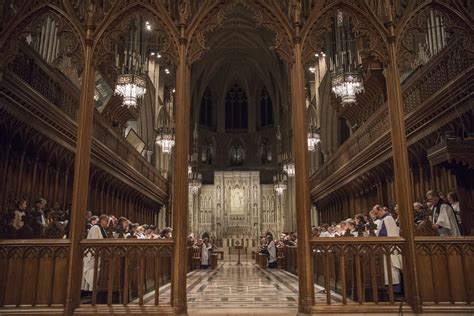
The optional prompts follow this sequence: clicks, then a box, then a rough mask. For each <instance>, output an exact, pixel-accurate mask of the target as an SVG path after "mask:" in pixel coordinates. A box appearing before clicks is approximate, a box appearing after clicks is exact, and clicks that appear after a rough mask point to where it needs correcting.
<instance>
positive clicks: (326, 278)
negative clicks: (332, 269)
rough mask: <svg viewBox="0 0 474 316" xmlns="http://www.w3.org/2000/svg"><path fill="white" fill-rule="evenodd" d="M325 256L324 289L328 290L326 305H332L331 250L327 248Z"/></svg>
mask: <svg viewBox="0 0 474 316" xmlns="http://www.w3.org/2000/svg"><path fill="white" fill-rule="evenodd" d="M324 254H325V256H324V287H325V288H326V303H327V304H331V278H330V275H329V255H330V252H329V249H328V248H326V251H325V253H324Z"/></svg>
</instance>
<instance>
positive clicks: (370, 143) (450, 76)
mask: <svg viewBox="0 0 474 316" xmlns="http://www.w3.org/2000/svg"><path fill="white" fill-rule="evenodd" d="M471 61H472V60H471V59H470V58H469V57H468V55H467V52H466V51H465V50H463V49H461V48H460V44H459V43H456V44H453V45H452V46H450V47H448V48H446V49H445V50H444V51H442V52H441V53H440V54H438V55H437V56H436V57H435V58H433V59H432V60H431V61H430V62H429V63H428V64H426V65H424V66H423V67H422V68H421V69H420V70H418V71H416V72H415V73H414V74H413V75H412V77H411V78H409V79H408V80H406V81H405V82H404V83H403V85H402V94H403V105H404V111H405V120H406V131H407V137H408V143H409V144H411V143H412V141H411V138H412V137H413V135H414V134H415V132H416V131H417V130H419V129H420V128H426V126H425V125H424V124H426V123H427V122H428V121H430V120H433V118H434V117H437V116H438V115H440V114H442V113H444V112H446V111H447V108H448V107H450V106H452V104H451V103H450V102H449V101H452V99H454V98H456V97H458V96H460V95H462V94H466V93H467V92H466V91H469V89H470V87H473V83H472V76H473V69H474V65H473V64H472V62H471ZM447 90H451V91H450V92H449V93H447V92H446V91H447ZM471 90H472V88H471ZM446 98H448V99H447V100H443V99H446ZM466 109H467V108H466ZM458 111H461V109H459V108H458ZM463 111H464V110H463ZM448 114H449V115H451V114H453V115H456V113H454V112H453V111H450V113H448ZM448 114H446V115H442V117H443V120H446V119H448V118H449V115H448ZM457 115H459V114H457ZM388 117H389V116H388V104H387V103H385V104H384V105H383V106H381V107H380V108H379V109H378V110H376V111H375V113H374V114H372V116H371V117H370V118H369V119H368V120H367V121H366V122H365V123H364V124H363V125H362V126H361V127H360V128H359V129H357V130H356V131H355V132H354V133H353V134H352V135H351V137H350V138H349V139H348V140H347V141H346V142H345V143H344V144H342V145H341V146H340V147H339V148H338V149H337V151H336V152H335V153H334V154H333V155H332V156H331V157H330V158H329V160H328V161H327V162H325V163H324V164H323V165H322V166H320V167H318V169H317V170H316V172H315V173H314V174H313V175H312V176H311V179H310V182H311V188H312V192H311V193H312V195H313V196H318V197H322V196H323V195H324V194H327V193H330V192H333V191H334V190H335V189H337V188H338V186H341V185H343V184H344V183H343V182H342V181H341V180H340V179H339V178H341V179H342V178H344V177H346V175H347V174H348V173H349V169H351V170H352V169H357V170H363V167H365V166H368V165H372V166H375V165H377V164H378V163H381V162H383V161H384V160H386V159H388V158H389V157H390V155H391V153H390V152H389V149H390V146H391V142H390V129H389V127H390V126H389V121H388ZM449 119H450V118H449ZM446 123H447V122H446ZM374 163H375V164H374ZM346 178H347V177H346Z"/></svg>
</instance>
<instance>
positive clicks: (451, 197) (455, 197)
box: [448, 192, 459, 204]
mask: <svg viewBox="0 0 474 316" xmlns="http://www.w3.org/2000/svg"><path fill="white" fill-rule="evenodd" d="M448 201H449V203H450V204H453V203H456V202H459V198H458V194H457V193H456V192H449V193H448Z"/></svg>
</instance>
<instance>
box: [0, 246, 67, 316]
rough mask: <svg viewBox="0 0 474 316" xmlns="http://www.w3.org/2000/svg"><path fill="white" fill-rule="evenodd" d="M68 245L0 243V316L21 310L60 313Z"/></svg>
mask: <svg viewBox="0 0 474 316" xmlns="http://www.w3.org/2000/svg"><path fill="white" fill-rule="evenodd" d="M69 245H70V243H69V241H68V240H2V241H0V314H3V312H4V311H8V310H10V311H12V310H18V309H19V308H20V307H21V308H22V309H25V308H26V309H28V308H30V309H32V310H33V309H35V310H37V309H45V308H47V309H48V311H49V312H48V314H49V315H51V314H53V313H55V312H57V313H61V311H62V310H63V309H64V303H65V293H66V283H67V266H68V260H69ZM2 311H3V312H2Z"/></svg>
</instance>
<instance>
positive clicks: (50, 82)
mask: <svg viewBox="0 0 474 316" xmlns="http://www.w3.org/2000/svg"><path fill="white" fill-rule="evenodd" d="M21 50H22V54H21V55H18V56H17V57H16V59H15V60H14V61H13V62H12V63H11V64H9V67H8V70H7V71H8V72H9V75H8V76H4V78H5V79H6V82H5V83H4V84H5V85H8V83H9V82H11V83H12V84H13V85H14V86H15V90H19V91H26V90H28V88H27V87H31V88H32V89H33V90H34V91H36V92H37V93H38V94H39V95H41V96H42V97H43V98H40V99H39V100H37V102H38V104H34V108H31V109H30V110H31V112H33V113H34V114H35V115H38V116H40V117H41V119H45V120H47V121H48V120H53V121H51V122H49V121H48V123H49V125H51V126H53V127H55V128H57V129H58V135H59V136H61V134H64V136H67V137H68V138H69V139H67V141H70V139H75V137H76V134H77V131H76V129H77V128H76V126H77V123H76V122H77V111H78V110H79V95H80V91H79V89H78V88H77V87H76V86H75V85H74V84H73V83H72V82H70V81H69V80H68V79H67V78H66V77H65V76H64V75H63V74H62V73H61V72H60V71H59V70H57V69H55V68H53V67H50V66H49V65H48V64H46V62H45V61H43V60H42V59H41V58H40V57H39V56H38V55H37V54H36V53H35V52H34V51H33V50H32V49H31V48H29V47H28V46H26V45H22V46H21ZM18 79H19V80H18ZM6 88H7V89H8V87H6ZM51 104H53V105H54V106H51ZM25 106H29V105H28V104H25ZM55 109H57V110H60V112H62V113H64V114H65V115H66V116H63V117H61V119H60V120H59V119H56V120H55V119H53V118H51V116H52V115H51V113H50V112H52V111H54V110H55ZM43 112H44V113H43ZM55 116H58V114H55ZM59 116H61V115H59ZM68 121H69V122H68ZM63 124H65V126H62V125H63ZM92 133H93V143H92V151H93V154H94V155H95V156H96V157H97V158H99V159H102V160H105V161H107V165H110V166H114V167H117V168H116V170H122V172H124V173H125V174H127V170H126V169H127V168H133V169H134V170H136V172H138V173H139V174H141V175H142V176H143V177H145V178H146V179H147V180H148V181H150V184H152V183H153V184H155V185H156V186H158V187H159V188H161V189H162V190H163V191H164V192H166V191H167V181H166V179H165V178H164V177H163V176H162V175H161V174H160V172H159V170H158V169H157V168H156V167H155V166H153V165H152V164H150V163H149V162H148V161H147V160H146V159H145V158H144V157H142V156H141V155H140V153H138V152H137V151H136V150H135V148H134V147H133V146H132V145H131V144H129V143H128V141H127V140H126V139H125V138H124V137H122V135H120V134H119V133H118V132H117V131H116V130H114V129H113V128H112V126H111V124H110V123H109V122H108V121H107V120H106V119H105V118H104V117H103V116H102V115H101V114H100V113H99V112H98V111H95V113H94V124H93V131H92ZM73 145H74V144H73ZM117 157H119V158H121V160H122V163H121V164H120V163H119V161H117V159H116V158H117ZM118 165H120V166H118ZM123 165H126V168H124V167H123ZM129 178H130V181H131V182H133V181H134V179H135V178H136V176H135V175H131V176H130V177H129ZM144 180H145V179H144Z"/></svg>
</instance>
